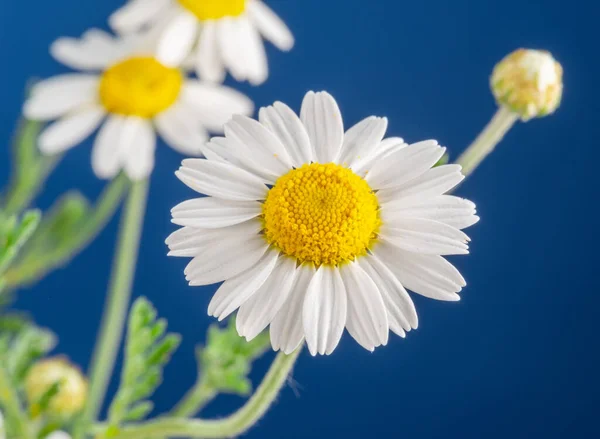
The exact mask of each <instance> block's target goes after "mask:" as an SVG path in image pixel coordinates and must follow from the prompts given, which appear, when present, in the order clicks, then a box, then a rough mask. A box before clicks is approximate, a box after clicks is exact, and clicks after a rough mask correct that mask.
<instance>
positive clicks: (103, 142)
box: [92, 115, 126, 179]
mask: <svg viewBox="0 0 600 439" xmlns="http://www.w3.org/2000/svg"><path fill="white" fill-rule="evenodd" d="M125 120H126V118H125V117H122V116H115V115H113V116H110V117H109V118H108V119H107V121H106V122H105V123H104V125H102V128H100V131H99V132H98V135H97V136H96V141H95V142H94V147H93V149H92V168H93V169H94V173H95V174H96V175H97V176H98V177H100V178H105V179H109V178H113V177H114V176H116V175H117V174H118V173H119V171H120V170H121V164H122V158H123V153H122V151H121V150H120V145H121V135H122V132H123V128H124V125H125Z"/></svg>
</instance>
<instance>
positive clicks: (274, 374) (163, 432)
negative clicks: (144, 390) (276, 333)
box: [113, 348, 301, 439]
mask: <svg viewBox="0 0 600 439" xmlns="http://www.w3.org/2000/svg"><path fill="white" fill-rule="evenodd" d="M300 351H301V348H298V349H297V350H296V351H295V352H294V353H292V354H291V355H285V354H283V353H280V354H278V355H277V358H276V359H275V361H274V362H273V364H272V365H271V368H270V369H269V372H268V373H267V375H266V376H265V378H264V379H263V381H262V383H261V384H260V386H259V387H258V389H257V390H256V392H255V393H254V395H252V398H250V399H249V400H248V402H247V403H246V404H245V405H244V406H243V407H242V408H241V409H239V410H238V411H237V412H235V413H233V414H232V415H230V416H228V417H227V418H224V419H220V420H217V421H201V420H193V419H181V418H162V419H160V418H159V419H157V420H154V421H149V422H147V423H144V424H138V425H131V426H127V427H124V428H123V429H122V431H121V432H120V433H119V434H118V435H116V436H115V437H114V438H113V439H150V438H156V437H189V438H205V439H213V438H215V439H216V438H229V437H234V436H239V435H240V434H242V433H244V432H246V431H247V430H248V429H250V428H251V427H252V426H253V425H254V424H256V423H257V422H258V421H259V420H260V418H262V416H263V415H264V414H265V413H266V412H267V410H268V409H269V407H270V406H271V404H273V401H275V398H276V397H277V395H278V394H279V391H280V390H281V388H282V387H283V385H284V384H285V382H286V380H287V377H288V375H289V373H290V371H291V370H292V368H293V366H294V364H295V363H296V359H297V358H298V355H299V354H300Z"/></svg>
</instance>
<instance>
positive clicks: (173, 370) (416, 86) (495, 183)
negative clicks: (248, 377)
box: [0, 0, 600, 439]
mask: <svg viewBox="0 0 600 439" xmlns="http://www.w3.org/2000/svg"><path fill="white" fill-rule="evenodd" d="M121 3H122V1H121V0H103V1H92V0H53V1H47V2H46V1H44V2H41V1H40V2H17V1H10V2H9V1H8V0H3V1H2V3H1V4H0V44H1V49H0V50H1V52H0V53H1V55H2V56H1V59H2V60H3V62H2V69H1V73H0V80H1V81H0V84H1V86H0V96H1V99H0V102H1V105H0V112H1V118H0V138H1V139H3V140H7V139H9V137H10V135H11V130H12V128H13V123H14V122H15V120H16V119H17V118H18V115H19V108H20V104H21V97H22V89H23V87H24V85H25V82H26V81H27V78H29V77H31V76H40V77H46V76H50V75H54V74H57V73H59V72H62V71H64V69H63V68H62V67H60V66H59V65H57V63H55V62H53V61H52V60H51V58H50V56H49V55H48V53H47V48H48V45H49V44H50V42H51V41H52V40H53V39H54V38H56V37H58V36H60V35H71V36H77V35H80V34H81V33H82V32H83V31H84V30H86V28H88V27H91V26H103V25H104V23H105V19H106V17H107V16H108V15H109V13H110V12H111V11H113V10H114V9H115V8H116V7H117V6H119V5H120V4H121ZM269 3H270V4H271V6H272V7H273V8H274V9H275V10H276V11H277V12H278V13H279V14H280V15H281V16H282V17H283V18H284V19H285V20H286V21H287V22H288V23H289V25H290V27H291V28H292V29H293V31H294V33H295V35H296V37H297V46H296V48H295V49H294V51H293V52H292V53H290V54H283V53H279V52H277V51H276V50H274V49H273V48H272V47H269V59H270V62H271V67H272V74H271V77H270V80H269V81H268V82H267V84H266V85H264V86H262V87H259V88H251V87H248V86H246V85H243V86H240V88H241V89H242V90H244V91H246V92H247V93H249V94H250V96H251V97H252V98H254V99H255V101H256V103H257V105H265V104H270V103H272V102H273V101H274V100H276V99H278V100H282V101H284V102H288V103H289V104H290V105H292V106H293V107H294V108H296V109H297V108H298V106H299V104H300V102H301V98H302V96H303V94H304V93H305V92H306V91H307V90H308V89H327V90H329V91H330V92H332V93H333V94H334V95H335V96H336V97H337V99H338V100H339V102H340V104H341V106H342V110H343V113H344V116H345V119H346V122H347V123H349V124H350V123H355V122H357V121H358V120H359V119H361V118H363V117H365V116H367V115H371V114H377V115H386V116H388V117H389V119H390V134H391V135H400V136H403V137H404V138H405V139H406V140H407V141H417V140H420V139H426V138H432V137H433V138H437V139H439V140H440V142H443V143H444V144H445V145H448V146H449V147H450V148H451V151H452V153H453V155H454V157H456V156H457V155H458V153H459V152H460V151H461V150H462V149H463V148H464V147H465V146H466V145H467V144H468V143H469V142H470V141H471V140H472V139H473V137H474V136H475V135H476V134H477V132H478V130H480V129H481V128H482V127H483V125H484V124H485V123H487V121H488V120H489V118H490V117H491V115H492V113H493V112H494V109H495V106H494V102H493V100H492V98H491V95H490V93H489V92H488V74H489V73H490V71H491V69H492V67H493V65H494V63H495V62H496V61H497V60H499V59H500V58H501V57H502V56H504V55H505V54H506V53H508V52H510V51H511V50H513V49H515V48H517V47H521V46H525V47H534V48H545V49H548V50H550V51H552V52H553V53H554V55H555V56H556V57H557V59H558V60H560V61H561V62H562V64H563V66H564V69H565V96H564V101H563V105H562V108H560V110H559V111H558V112H557V114H556V115H554V116H552V117H549V118H546V119H543V120H535V121H532V122H530V123H527V124H520V125H518V126H517V127H516V129H514V130H513V131H512V132H511V133H509V135H508V137H507V139H506V140H505V142H504V143H503V144H502V145H501V148H500V149H499V150H498V151H497V152H496V153H495V154H494V155H493V157H492V159H491V160H489V161H487V162H486V163H485V164H484V166H482V167H481V168H480V169H479V170H478V171H477V173H476V174H475V175H474V176H473V177H472V178H470V180H469V181H468V182H467V183H466V184H465V185H464V186H463V187H462V188H461V190H460V193H461V194H462V195H463V196H466V197H468V198H470V199H472V200H474V201H475V202H476V203H477V205H478V210H479V212H480V215H481V217H482V221H481V222H480V224H479V225H477V226H476V227H474V228H473V229H471V230H470V235H471V236H472V238H473V243H472V254H471V255H470V256H468V257H462V258H454V260H453V262H455V263H456V264H457V265H458V266H459V268H460V269H461V270H462V272H463V273H464V275H465V277H466V278H467V280H468V282H469V286H468V287H467V288H466V290H465V291H464V294H463V300H462V301H461V302H459V303H455V304H454V303H452V304H449V303H439V302H434V301H430V300H422V299H421V298H419V297H416V298H415V300H416V302H417V306H418V310H419V315H420V323H421V326H420V328H419V329H418V330H417V331H416V332H413V333H411V334H410V336H409V337H408V338H407V339H406V340H401V339H399V338H397V337H393V338H392V339H391V342H390V343H389V345H388V346H387V347H385V348H380V349H378V350H377V351H376V352H375V353H374V354H370V353H368V352H366V351H364V350H362V349H361V348H359V347H358V346H357V345H356V344H355V343H354V342H353V341H351V340H350V338H349V337H348V336H345V337H344V339H343V341H342V343H341V345H340V347H339V348H338V349H337V351H336V352H335V354H334V355H333V356H331V357H320V358H312V357H309V356H308V355H303V356H302V357H301V359H300V361H299V364H298V367H297V368H296V371H295V373H294V380H295V383H296V384H295V386H294V387H295V388H294V389H292V388H289V387H288V388H286V389H284V391H283V393H282V395H281V397H280V399H279V402H278V403H277V404H276V405H275V407H274V408H273V409H272V410H271V411H270V412H269V414H268V416H267V417H266V418H265V419H264V420H262V421H261V422H260V425H259V427H258V428H256V429H254V430H253V431H252V432H251V433H250V434H249V435H248V437H249V438H286V439H288V438H289V439H292V438H307V437H310V438H314V439H317V438H329V437H338V436H340V437H346V438H365V437H398V438H418V439H421V438H461V439H465V438H482V437H484V438H487V439H493V438H505V437H513V438H532V437H536V438H537V437H539V438H546V439H549V438H559V437H560V438H563V437H598V434H599V433H598V431H597V430H598V429H599V428H598V426H597V423H596V418H597V412H598V408H599V406H600V379H599V378H598V376H599V375H598V371H599V370H600V360H599V356H598V347H599V345H598V341H597V340H598V337H597V332H598V331H597V328H598V323H597V322H598V318H597V315H598V309H599V308H600V294H599V293H600V290H599V288H598V282H597V272H596V271H595V270H597V269H598V262H599V261H598V256H597V248H598V246H599V245H600V239H599V237H598V236H599V234H598V217H597V206H596V204H597V203H598V192H597V183H596V181H597V163H598V162H599V160H600V152H599V145H598V143H597V139H598V137H599V135H600V130H599V125H600V124H599V123H598V121H597V116H598V114H599V111H598V110H599V109H600V104H599V102H600V94H599V93H598V87H597V84H598V80H599V79H598V78H599V77H600V61H599V59H598V50H597V43H598V39H597V33H596V31H595V29H594V28H595V25H596V17H597V16H598V12H600V10H599V9H598V7H597V6H593V7H592V6H590V5H591V4H592V2H589V1H587V0H580V1H575V0H573V1H570V2H564V1H563V0H545V1H544V0H528V1H523V0H504V1H501V2H495V1H480V0H473V1H468V0H453V1H442V0H437V1H425V0H424V1H404V0H371V1H364V0H327V1H323V0H302V1H294V0H270V1H269ZM8 158H9V154H8V148H7V147H3V148H2V149H1V150H0V182H4V181H5V180H6V175H7V172H8V169H9V164H8V162H7V160H8ZM180 160H181V157H180V156H178V155H177V154H176V153H174V152H172V151H171V150H170V149H167V148H164V147H163V148H161V149H160V150H159V151H158V160H157V162H158V166H157V169H156V171H155V172H154V175H153V177H152V188H151V196H150V202H149V210H148V214H147V216H146V226H145V234H144V239H143V243H142V251H141V258H140V263H139V267H138V274H137V280H136V285H135V294H136V295H141V294H143V295H147V296H148V297H149V298H150V299H151V300H152V301H153V302H154V303H155V304H156V305H157V307H158V308H159V310H160V313H161V314H162V315H164V316H166V317H167V318H168V319H169V321H170V324H171V328H172V329H173V330H176V331H179V332H181V333H182V334H183V335H184V337H185V342H184V343H183V345H182V347H181V348H180V350H179V351H178V353H177V355H176V357H175V359H174V361H173V362H172V364H171V365H170V366H169V368H168V370H167V380H166V383H165V384H164V385H163V386H162V388H161V389H160V390H159V392H158V393H157V395H156V401H157V406H158V408H159V409H161V410H165V409H168V408H169V407H170V406H171V405H172V404H173V403H175V401H176V400H178V398H179V397H180V396H181V395H182V394H183V393H184V392H185V390H186V389H187V388H188V387H189V386H190V385H191V384H192V382H193V381H194V379H195V374H196V365H195V363H194V357H193V346H194V345H195V344H196V343H200V342H202V341H203V338H204V333H205V330H206V328H207V326H208V325H209V323H211V321H210V320H209V318H208V317H206V307H207V303H208V301H209V298H210V296H211V293H212V291H213V288H206V289H201V288H189V287H187V286H186V284H185V282H184V279H183V274H182V269H183V267H184V264H185V262H184V261H182V260H174V259H168V258H167V257H166V249H165V246H164V244H163V241H164V239H165V237H166V236H167V235H168V234H169V233H170V232H171V231H172V230H174V227H173V226H172V225H171V224H170V223H169V219H170V218H169V209H170V208H171V207H172V206H174V205H175V204H176V203H178V202H180V201H182V200H184V199H186V198H189V197H190V196H191V195H192V193H191V192H190V191H189V190H187V189H186V188H185V187H184V185H183V184H181V183H180V182H179V181H177V180H176V178H175V177H174V175H173V171H174V170H175V169H176V167H177V166H178V164H179V161H180ZM102 186H103V183H101V182H100V181H98V180H96V179H95V178H94V177H93V175H92V172H91V168H90V150H89V143H88V144H87V145H86V146H82V147H79V148H76V149H75V150H74V151H72V152H71V153H69V154H68V155H67V157H66V158H65V160H64V162H63V163H62V164H61V166H60V168H59V169H58V172H57V173H56V174H55V175H54V176H53V177H52V178H51V180H50V181H49V183H48V185H47V187H46V188H45V192H44V195H43V196H42V197H41V199H40V200H39V205H40V206H42V207H46V206H48V205H49V204H50V202H51V201H52V199H54V198H55V197H56V196H57V195H58V194H60V193H62V192H63V191H65V190H66V189H68V188H72V187H78V188H81V189H82V190H83V191H84V192H85V193H86V194H87V195H89V196H90V197H95V196H96V195H97V194H98V193H99V192H100V190H101V188H102ZM115 234H116V221H113V222H112V223H111V225H110V226H109V227H108V228H107V229H106V230H105V231H104V233H102V235H101V236H100V238H99V239H98V240H97V241H96V242H95V243H94V244H93V245H92V246H91V248H89V249H88V250H86V251H85V253H84V254H83V255H82V256H80V257H79V258H78V259H77V260H76V261H75V262H74V263H73V264H72V265H71V266H69V267H68V268H67V269H64V270H61V271H58V272H55V273H54V274H52V275H51V276H50V277H48V278H47V279H45V280H44V281H43V282H41V283H40V284H39V285H38V286H37V287H36V288H33V289H32V290H30V291H23V292H22V294H21V298H20V300H19V302H18V304H17V305H18V307H20V308H22V309H30V310H32V311H33V313H34V315H35V317H36V319H37V321H38V322H39V323H40V324H43V325H47V326H49V327H51V328H53V329H55V330H56V331H57V332H58V333H59V334H60V337H61V338H60V340H61V341H60V345H59V346H58V349H57V351H59V352H61V353H66V354H68V355H69V356H70V357H71V358H72V359H73V360H74V361H76V362H78V363H80V364H82V365H83V366H84V367H85V366H87V363H88V361H89V355H90V352H91V349H92V346H93V341H94V335H95V332H96V329H97V326H98V322H99V318H100V314H101V309H102V303H103V300H104V294H105V286H106V284H107V276H108V274H109V270H110V261H111V257H112V253H113V247H114V239H115ZM270 359H271V355H268V356H267V357H265V358H264V359H261V360H260V361H259V362H258V363H257V365H256V368H255V370H254V371H253V378H254V379H255V380H256V381H257V380H258V379H259V378H260V376H262V374H263V373H264V371H265V370H266V368H267V366H268V364H269V361H270ZM115 384H116V383H113V385H112V389H114V388H115ZM293 390H295V391H293ZM241 403H242V400H241V399H240V398H237V397H222V398H220V399H219V400H218V401H217V402H216V403H214V404H213V405H211V406H210V408H209V409H208V410H207V414H209V415H224V414H226V413H228V412H229V411H230V410H233V409H234V408H235V407H237V406H239V405H240V404H241Z"/></svg>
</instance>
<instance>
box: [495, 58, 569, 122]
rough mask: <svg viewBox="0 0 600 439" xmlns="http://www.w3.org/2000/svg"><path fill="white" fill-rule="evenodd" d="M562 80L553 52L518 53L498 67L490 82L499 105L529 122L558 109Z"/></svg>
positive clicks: (500, 63)
mask: <svg viewBox="0 0 600 439" xmlns="http://www.w3.org/2000/svg"><path fill="white" fill-rule="evenodd" d="M562 76H563V69H562V66H561V65H560V64H559V63H558V62H557V61H556V60H555V59H554V58H553V57H552V55H551V54H550V52H546V51H542V50H532V49H518V50H515V51H514V52H512V53H511V54H510V55H508V56H506V57H505V58H504V59H503V60H502V61H500V62H499V63H498V64H497V65H496V67H495V68H494V71H493V73H492V77H491V81H490V82H491V87H492V92H493V93H494V96H495V97H496V101H497V102H498V105H504V106H506V107H507V108H509V109H510V110H511V111H513V112H515V113H517V114H518V115H519V116H520V118H521V119H522V120H524V121H526V120H529V119H531V118H533V117H543V116H546V115H548V114H551V113H553V112H554V111H555V110H556V109H557V108H558V106H559V105H560V100H561V98H562V90H563V82H562Z"/></svg>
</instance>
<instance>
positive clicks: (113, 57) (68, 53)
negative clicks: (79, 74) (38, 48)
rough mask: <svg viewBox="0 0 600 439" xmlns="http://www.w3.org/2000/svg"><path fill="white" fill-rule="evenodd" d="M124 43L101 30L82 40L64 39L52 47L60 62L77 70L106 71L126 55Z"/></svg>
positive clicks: (54, 43)
mask: <svg viewBox="0 0 600 439" xmlns="http://www.w3.org/2000/svg"><path fill="white" fill-rule="evenodd" d="M124 48H125V46H124V44H123V41H122V40H120V39H117V38H115V37H113V36H112V35H111V34H109V33H107V32H104V31H102V30H100V29H90V30H89V31H87V32H86V33H84V34H83V35H82V36H81V38H69V37H62V38H59V39H57V40H56V41H54V42H53V43H52V45H51V46H50V53H51V55H52V57H53V58H54V59H56V60H57V61H58V62H60V63H62V64H64V65H66V66H68V67H71V68H72V69H76V70H104V69H105V68H106V67H108V66H109V65H111V64H113V63H114V62H116V61H117V60H118V59H119V58H121V57H122V56H123V55H124V50H123V49H124Z"/></svg>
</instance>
